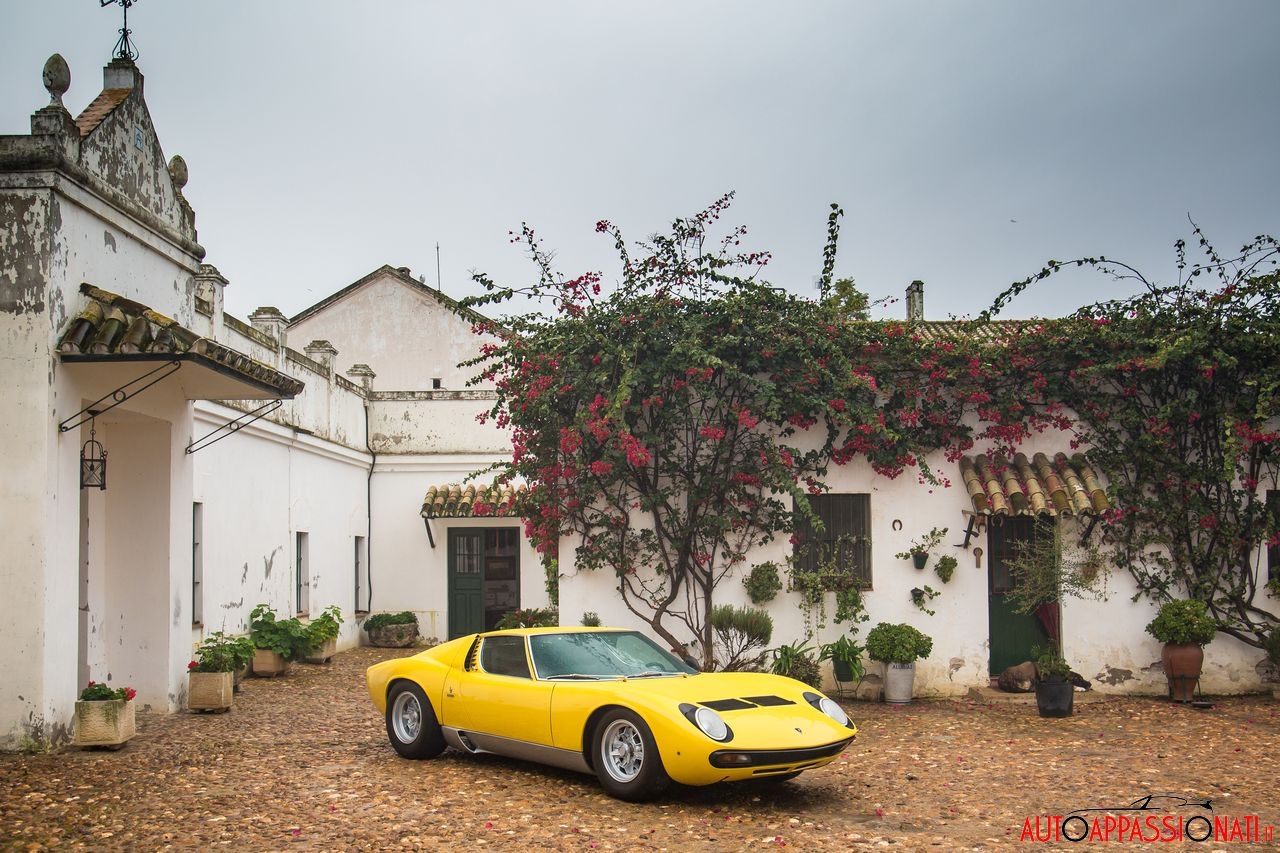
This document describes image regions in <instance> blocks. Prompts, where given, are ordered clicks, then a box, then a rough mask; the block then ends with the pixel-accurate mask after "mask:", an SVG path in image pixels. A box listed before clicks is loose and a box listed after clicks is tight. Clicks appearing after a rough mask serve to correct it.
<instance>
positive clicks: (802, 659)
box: [769, 642, 822, 688]
mask: <svg viewBox="0 0 1280 853" xmlns="http://www.w3.org/2000/svg"><path fill="white" fill-rule="evenodd" d="M770 654H771V656H772V657H773V662H772V663H771V664H770V665H769V671H770V672H772V673H774V674H775V675H785V676H786V677H787V678H794V679H795V680H796V681H802V682H804V683H805V684H807V685H809V686H810V687H814V688H818V687H821V686H822V670H821V669H820V668H819V667H818V661H817V660H816V659H814V656H813V647H812V646H810V645H809V644H808V643H800V642H795V643H784V644H782V645H781V646H778V648H776V649H772V650H771V651H770Z"/></svg>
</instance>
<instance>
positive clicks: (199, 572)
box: [191, 503, 204, 625]
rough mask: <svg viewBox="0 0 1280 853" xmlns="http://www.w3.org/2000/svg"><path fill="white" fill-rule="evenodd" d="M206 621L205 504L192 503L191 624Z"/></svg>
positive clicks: (199, 623)
mask: <svg viewBox="0 0 1280 853" xmlns="http://www.w3.org/2000/svg"><path fill="white" fill-rule="evenodd" d="M203 623H204V504H200V503H195V504H192V505H191V624H192V625H201V624H203Z"/></svg>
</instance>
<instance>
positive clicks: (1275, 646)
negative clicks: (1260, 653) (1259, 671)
mask: <svg viewBox="0 0 1280 853" xmlns="http://www.w3.org/2000/svg"><path fill="white" fill-rule="evenodd" d="M1267 658H1268V659H1269V660H1270V661H1271V662H1272V663H1274V664H1275V665H1276V666H1280V627H1276V628H1272V629H1271V633H1270V634H1268V635H1267Z"/></svg>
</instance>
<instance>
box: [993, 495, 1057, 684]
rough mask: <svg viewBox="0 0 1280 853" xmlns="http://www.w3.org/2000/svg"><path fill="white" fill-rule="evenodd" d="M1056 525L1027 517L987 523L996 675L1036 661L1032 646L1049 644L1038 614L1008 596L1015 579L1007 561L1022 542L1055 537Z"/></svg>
mask: <svg viewBox="0 0 1280 853" xmlns="http://www.w3.org/2000/svg"><path fill="white" fill-rule="evenodd" d="M1052 525H1053V523H1052V522H1037V521H1036V520H1035V519H1032V518H1023V517H1019V518H1003V519H1001V518H992V519H991V520H990V522H989V523H988V524H987V554H988V556H987V577H988V581H989V586H988V590H989V598H988V606H987V630H988V637H989V638H990V654H991V656H990V662H989V667H990V673H991V675H992V676H996V675H999V674H1000V673H1001V672H1003V671H1004V670H1005V669H1007V668H1008V667H1011V666H1014V665H1015V664H1020V663H1022V662H1023V661H1028V660H1032V659H1033V657H1032V654H1031V649H1032V647H1034V646H1043V647H1046V648H1047V647H1048V645H1049V635H1048V633H1047V632H1046V631H1045V629H1044V626H1043V625H1041V623H1040V620H1039V619H1038V618H1037V617H1036V615H1035V614H1034V613H1018V612H1016V611H1015V610H1014V607H1013V604H1012V602H1011V601H1010V600H1009V596H1008V592H1009V590H1010V589H1011V587H1012V580H1011V578H1010V576H1009V569H1008V565H1007V561H1008V559H1009V558H1011V557H1013V556H1015V555H1016V554H1017V550H1016V549H1017V545H1018V543H1020V542H1027V543H1029V542H1032V541H1034V538H1035V537H1036V536H1038V535H1039V536H1052V535H1053V526H1052Z"/></svg>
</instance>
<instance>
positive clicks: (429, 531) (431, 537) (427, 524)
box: [422, 516, 436, 551]
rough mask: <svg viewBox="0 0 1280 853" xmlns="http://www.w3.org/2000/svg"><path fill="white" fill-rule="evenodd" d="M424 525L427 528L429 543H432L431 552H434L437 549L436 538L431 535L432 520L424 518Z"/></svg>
mask: <svg viewBox="0 0 1280 853" xmlns="http://www.w3.org/2000/svg"><path fill="white" fill-rule="evenodd" d="M422 523H423V524H425V525H426V526H427V541H428V542H430V543H431V550H433V551H434V550H435V547H436V537H434V536H432V535H431V519H429V518H426V517H425V516H424V517H423V519H422Z"/></svg>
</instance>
